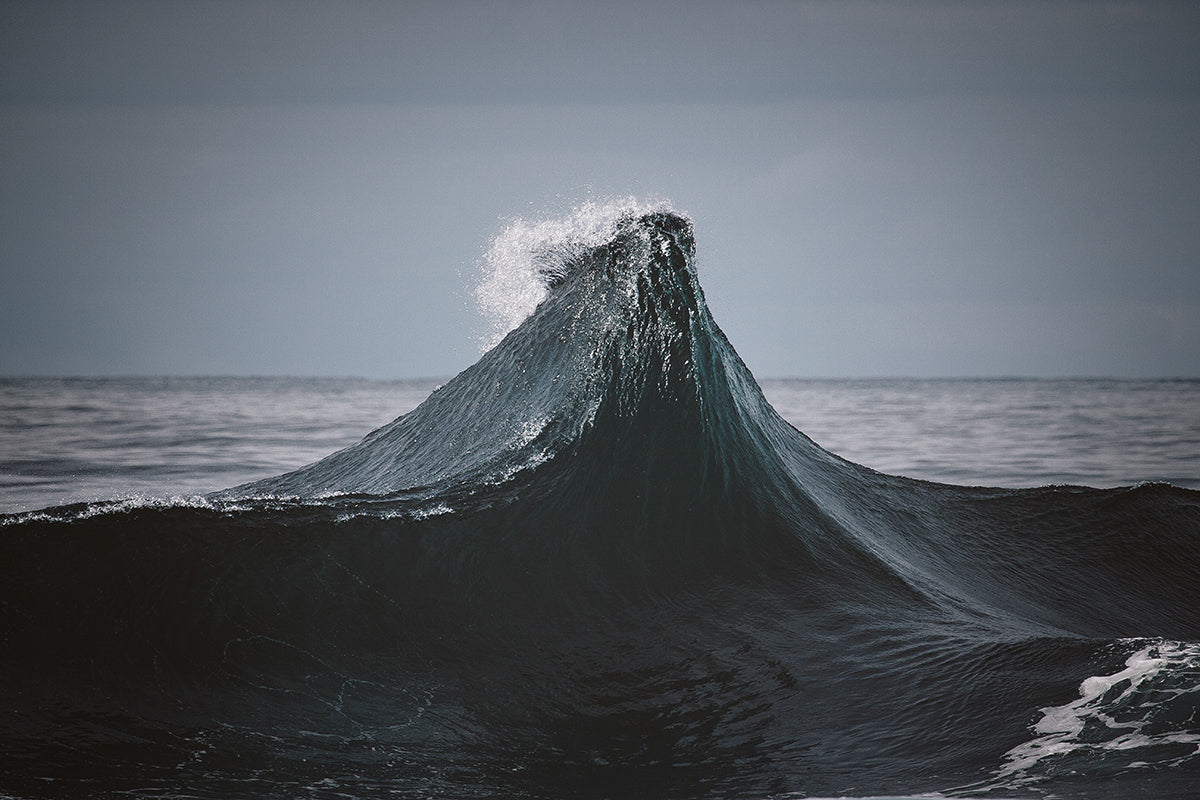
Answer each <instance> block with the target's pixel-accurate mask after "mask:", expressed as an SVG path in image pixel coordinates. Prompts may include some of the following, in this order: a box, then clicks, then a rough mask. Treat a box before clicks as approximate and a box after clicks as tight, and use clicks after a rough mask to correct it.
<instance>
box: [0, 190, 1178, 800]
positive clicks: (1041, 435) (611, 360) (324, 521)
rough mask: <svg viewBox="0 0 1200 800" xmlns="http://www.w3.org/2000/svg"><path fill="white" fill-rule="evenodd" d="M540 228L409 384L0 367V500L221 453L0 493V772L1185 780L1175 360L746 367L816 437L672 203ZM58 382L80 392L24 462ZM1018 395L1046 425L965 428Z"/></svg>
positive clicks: (62, 782) (462, 780)
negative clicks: (53, 380)
mask: <svg viewBox="0 0 1200 800" xmlns="http://www.w3.org/2000/svg"><path fill="white" fill-rule="evenodd" d="M576 224H577V225H578V226H579V227H580V230H578V231H576V232H575V233H574V235H570V234H571V230H570V226H567V228H568V235H566V236H562V235H559V236H558V237H557V238H549V239H547V240H546V241H545V242H543V244H542V245H541V246H538V247H533V248H532V249H531V250H530V251H529V254H530V255H532V256H533V258H532V263H534V264H535V265H536V266H537V267H538V269H539V270H540V271H541V273H542V275H543V279H544V280H545V282H546V283H547V284H549V291H548V292H547V293H546V295H545V298H544V299H543V300H542V302H541V303H540V305H538V306H537V308H536V310H535V311H533V313H532V314H531V315H530V316H529V317H528V319H526V320H525V321H524V322H523V323H522V324H521V325H520V326H519V327H517V328H516V329H515V330H513V331H512V332H511V333H509V334H508V336H507V337H506V338H504V339H503V341H501V342H500V343H499V344H498V345H497V346H496V347H495V348H493V349H492V350H490V351H489V352H488V353H487V354H485V355H484V356H483V357H482V358H481V359H480V361H479V362H478V363H477V364H475V365H474V366H473V367H471V368H470V369H468V370H466V371H465V372H463V373H462V374H461V375H459V376H458V377H456V378H454V379H453V380H451V381H448V382H446V384H445V385H444V386H442V387H440V388H438V389H437V390H436V391H433V392H432V394H429V396H428V398H427V399H425V400H424V402H420V400H421V399H422V398H424V396H425V395H426V394H428V393H429V391H430V390H431V389H432V388H433V387H432V385H428V384H426V385H420V384H415V385H414V384H396V385H394V386H386V385H380V384H368V383H355V382H340V383H335V382H317V383H307V382H303V381H294V380H282V379H280V380H274V381H273V380H262V381H240V382H238V381H228V380H220V379H213V380H208V379H187V380H185V381H183V382H177V383H175V384H174V385H159V386H156V385H154V384H153V383H152V382H148V381H145V380H142V381H129V382H127V383H126V384H125V385H121V386H120V389H121V391H120V392H119V393H117V394H114V392H113V389H114V386H116V385H118V384H115V383H114V382H111V381H101V382H92V383H88V382H75V383H69V384H63V385H62V386H61V387H59V388H56V389H54V390H52V391H51V390H48V389H47V386H48V385H47V384H46V383H45V382H37V381H23V382H19V381H18V382H9V383H7V384H6V385H5V387H4V392H5V395H4V397H5V400H4V402H5V403H6V404H8V407H9V408H15V409H17V412H15V414H14V416H12V417H10V419H15V420H17V421H16V422H11V423H6V424H8V425H10V429H9V430H8V431H7V432H6V433H5V436H6V437H8V438H7V441H21V442H23V443H24V444H22V449H20V450H17V449H15V448H14V451H13V452H16V453H17V455H15V456H14V455H13V454H12V453H11V452H6V453H5V454H4V458H5V464H4V470H5V472H6V473H7V474H8V475H10V476H15V477H10V478H7V479H6V480H7V482H8V486H7V487H6V488H5V492H6V494H5V497H6V500H5V502H6V503H8V504H9V509H10V510H13V511H17V510H19V509H20V508H23V507H28V506H26V505H24V504H27V503H29V502H30V498H44V497H48V496H50V495H53V494H55V493H58V497H60V498H65V497H75V498H78V497H80V496H97V495H104V494H110V493H120V491H121V490H120V488H119V486H118V484H120V483H121V482H122V481H125V482H126V486H127V487H138V489H139V490H144V491H142V493H143V494H145V495H148V496H150V495H156V496H157V495H162V494H165V493H167V491H166V490H167V487H173V488H171V489H170V491H171V492H177V493H178V494H180V495H188V494H193V493H195V492H200V491H204V490H206V489H210V488H214V487H219V486H225V485H233V484H241V485H240V486H239V487H238V488H236V489H232V490H228V491H223V492H217V493H214V494H208V495H197V496H192V497H187V498H181V499H177V500H175V501H164V500H154V499H142V500H134V501H115V502H110V503H105V502H91V503H86V502H81V503H75V504H72V505H67V506H59V507H56V508H51V509H47V510H40V511H36V512H32V513H15V514H10V515H9V516H6V517H3V518H0V521H2V522H3V527H0V587H2V588H0V626H2V627H0V630H2V631H3V634H2V636H3V639H2V641H0V648H2V649H0V652H2V655H0V686H2V687H3V689H2V692H3V694H2V696H3V698H4V702H5V705H4V714H3V716H2V717H0V720H2V721H0V737H2V739H0V743H2V744H3V748H2V750H3V755H2V758H3V760H2V761H0V794H4V793H7V794H9V795H12V796H17V797H72V796H138V797H213V798H216V797H245V796H253V797H279V798H285V797H286V798H292V797H322V798H323V797H345V796H349V797H384V796H389V797H391V796H398V797H524V798H543V797H544V798H566V797H571V798H574V797H585V798H586V797H595V798H601V797H613V798H642V797H645V798H652V797H653V798H659V797H664V798H701V797H703V798H709V797H713V798H716V797H733V798H765V797H784V796H787V797H803V796H856V797H865V796H880V795H901V794H904V795H909V794H926V795H929V794H930V793H936V794H934V796H949V797H1079V798H1084V797H1088V798H1091V797H1114V798H1116V797H1130V796H1154V797H1179V798H1183V797H1195V796H1196V787H1197V786H1200V713H1197V712H1198V710H1200V558H1198V557H1200V493H1197V492H1196V491H1194V490H1191V489H1188V488H1184V487H1185V486H1195V485H1196V479H1197V474H1196V469H1195V460H1194V456H1192V455H1191V454H1192V453H1194V452H1195V450H1194V447H1193V448H1189V442H1190V444H1191V445H1194V444H1195V442H1196V439H1197V427H1196V422H1195V417H1194V416H1193V415H1192V414H1191V413H1190V411H1189V409H1195V407H1196V394H1197V386H1196V384H1195V382H1186V381H1182V382H1148V383H1138V384H1127V383H1121V382H1109V383H1097V382H1091V383H1088V382H1068V383H1063V382H1028V381H1008V382H1006V381H980V382H965V383H964V382H946V383H940V382H939V383H933V384H929V383H924V384H921V383H914V384H906V383H903V382H853V383H850V384H841V383H836V382H835V383H829V382H767V384H766V387H765V388H766V390H767V392H768V395H769V396H770V397H771V399H772V400H774V401H775V403H776V404H777V405H778V406H780V407H781V408H782V409H783V412H784V414H785V415H786V417H787V419H788V420H791V421H792V422H793V423H794V424H795V425H796V426H798V427H799V428H800V429H802V430H805V431H806V432H808V433H809V434H810V435H812V436H813V437H814V438H815V439H816V440H817V441H819V442H821V444H822V445H824V446H825V447H826V448H830V449H832V450H834V451H836V452H838V453H839V454H840V455H834V454H833V453H831V452H829V450H828V449H824V448H823V447H822V446H818V444H817V443H816V442H814V441H813V440H811V439H809V438H808V437H807V436H805V434H803V433H800V432H799V430H798V429H797V427H793V425H792V424H789V422H788V421H785V419H784V418H783V417H781V416H779V414H777V413H776V411H775V409H773V408H772V406H771V404H770V403H768V401H767V398H766V397H764V395H763V392H762V391H761V390H760V388H759V385H758V384H757V383H756V382H755V381H754V379H753V378H752V376H751V375H750V374H749V372H748V371H747V370H746V368H745V367H744V365H743V364H742V362H741V360H740V359H739V358H738V356H737V354H736V352H735V351H734V349H733V348H732V346H731V345H730V344H729V343H728V342H727V341H726V339H725V337H724V336H723V334H722V333H721V332H720V330H719V329H718V327H717V326H716V324H715V322H714V321H713V320H712V318H711V316H710V315H709V313H708V309H707V308H706V306H705V304H704V300H703V295H702V293H701V291H700V288H699V285H698V284H697V282H696V275H695V271H694V267H693V264H692V258H693V247H694V244H693V241H692V236H691V226H690V224H689V223H687V222H686V221H685V220H683V219H681V218H679V217H677V216H674V215H671V214H666V213H647V214H645V215H642V214H633V215H629V216H625V217H621V216H618V215H614V216H613V218H612V219H611V220H610V221H609V227H608V228H604V227H603V226H601V231H600V232H601V234H603V235H596V232H595V231H594V230H591V229H587V230H584V229H583V228H585V227H586V226H583V225H582V224H581V223H579V221H578V220H576ZM189 381H190V382H189ZM393 390H394V392H395V397H394V398H393V400H394V402H393V403H392V409H391V410H390V411H389V410H388V409H387V408H385V407H383V405H381V403H380V402H379V400H380V399H381V397H382V399H384V400H387V397H386V395H388V394H389V393H390V392H392V391H393ZM22 392H25V393H26V395H25V397H24V400H23V401H22V399H21V398H22V395H21V393H22ZM39 392H40V393H41V395H40V399H39V398H38V397H34V395H38V393H39ZM839 392H840V395H839V394H838V393H839ZM406 393H407V394H406ZM114 396H120V397H121V398H122V400H121V401H120V403H118V404H117V405H118V406H120V408H119V409H116V410H114V405H113V402H114V401H113V398H114ZM1130 396H1135V397H1136V398H1137V402H1132V403H1118V402H1117V401H1116V399H1115V398H1129V397H1130ZM47 397H58V398H60V400H61V403H62V406H61V407H60V408H58V409H57V410H55V411H54V412H53V413H51V412H50V411H47V409H46V406H47V404H48V403H49V402H50V401H48V400H47V399H46V398H47ZM168 397H170V398H173V400H171V401H168V400H166V399H164V398H168ZM821 397H825V398H826V399H825V400H819V399H817V398H821ZM833 397H841V398H842V400H841V401H840V403H835V401H833V400H831V399H829V398H833ZM856 397H857V398H858V399H857V400H854V399H853V398H856ZM889 397H890V398H893V399H892V401H890V402H893V403H895V404H896V405H897V406H898V407H899V408H900V409H902V410H903V409H906V410H907V411H902V412H901V413H898V414H897V413H893V414H892V418H893V420H894V421H893V422H891V423H882V422H871V421H877V420H880V419H885V418H886V417H887V414H888V409H887V408H886V398H889ZM972 397H973V398H975V400H971V399H970V398H972ZM14 398H16V399H14ZM138 398H142V400H140V401H139V400H138ZM847 398H850V400H847ZM964 398H965V399H964ZM22 402H24V405H23V406H22ZM136 402H144V403H145V404H146V409H147V413H146V414H144V415H138V414H130V413H128V409H129V407H130V406H129V405H128V404H129V403H136ZM418 402H420V404H419V405H417V403H418ZM856 402H857V403H858V406H859V407H862V408H864V409H873V412H871V413H864V414H863V417H862V418H863V419H864V420H867V421H868V424H864V425H862V426H860V427H858V428H857V429H856V427H855V426H854V425H842V426H840V427H839V426H838V425H837V424H836V423H837V419H838V417H839V415H841V414H850V413H851V409H852V408H853V407H854V403H856ZM170 403H176V404H177V405H176V406H174V407H170V408H168V406H170ZM821 403H827V404H829V407H828V408H826V409H825V410H824V411H822V410H821ZM121 404H125V405H121ZM845 404H849V406H850V408H843V406H844V405H845ZM331 406H332V407H336V408H339V409H342V410H346V411H347V413H346V414H345V415H344V417H343V419H345V420H346V422H345V426H344V427H345V429H339V426H338V425H336V424H331V421H330V420H329V419H327V416H328V414H329V409H330V407H331ZM414 406H415V407H414ZM134 407H136V406H134ZM22 408H24V409H25V410H24V411H23V412H22V411H21V410H20V409H22ZM397 408H398V409H399V410H400V411H403V410H407V409H409V408H412V409H413V410H411V411H410V412H409V413H407V414H404V415H403V416H401V417H399V418H397V419H395V420H394V421H392V422H388V421H387V420H389V419H390V418H391V417H392V416H394V414H395V413H397ZM350 409H353V411H350ZM281 411H282V412H283V413H281ZM893 412H894V409H893ZM21 413H23V414H25V416H24V417H21V416H19V414H21ZM56 414H57V415H62V416H64V417H67V418H70V419H74V420H76V421H78V420H79V419H80V417H81V415H82V416H83V417H86V418H89V419H92V420H93V423H92V424H90V425H80V426H78V434H77V438H76V440H75V441H74V442H73V443H70V442H69V443H67V445H66V446H62V445H59V446H58V450H57V452H59V453H60V454H61V461H60V463H53V461H52V459H51V458H48V457H47V456H46V455H45V453H47V452H49V451H54V449H55V446H54V445H52V444H49V443H48V442H47V440H46V437H50V438H51V439H52V438H53V437H54V434H53V433H51V431H52V430H55V428H54V424H55V419H56V416H55V415H56ZM810 414H811V415H813V416H812V417H811V422H810V421H806V415H810ZM1126 414H1127V415H1129V416H1128V417H1123V416H1122V415H1126ZM1172 415H1174V416H1172ZM164 416H165V418H166V419H178V420H180V424H178V425H174V424H165V423H164V422H163V420H164ZM260 417H270V418H272V419H275V420H278V419H279V418H280V417H283V418H287V419H290V420H293V421H294V424H293V425H291V426H288V425H279V424H273V425H261V424H258V423H256V419H258V418H260ZM313 420H317V421H316V422H313ZM821 420H824V422H822V421H821ZM1155 420H1157V422H1155ZM831 422H832V424H830V423H831ZM384 423H386V424H384ZM62 424H63V423H62V422H61V419H60V420H59V427H58V428H57V430H59V431H60V432H61V430H62ZM73 424H74V423H73ZM1135 424H1136V425H1140V428H1138V430H1140V433H1138V434H1137V435H1136V436H1131V435H1130V434H1129V433H1128V430H1129V429H1130V428H1131V427H1133V426H1134V425H1135ZM40 425H46V426H48V427H47V428H45V429H44V430H42V432H41V433H39V432H38V431H39V429H38V426H40ZM379 425H382V427H378V429H377V430H375V431H374V432H372V433H370V434H369V435H368V436H367V437H366V438H365V439H362V440H361V441H360V442H357V443H353V442H354V440H355V439H356V437H357V436H358V435H359V434H360V433H361V431H362V430H363V429H364V428H370V427H373V426H379ZM872 425H875V426H877V428H874V429H873V428H872ZM1025 427H1027V428H1029V431H1030V432H1029V435H1030V436H1031V437H1034V438H1036V439H1037V441H1039V442H1042V443H1044V444H1045V445H1046V448H1045V449H1046V450H1048V451H1049V454H1048V455H1046V454H1043V455H1042V456H1040V457H1031V456H1030V453H1036V452H1037V448H1030V447H1022V446H1021V445H1012V446H1008V447H999V448H996V447H994V446H993V449H991V450H988V449H987V448H986V447H981V446H980V445H978V444H976V443H977V442H987V441H993V442H994V441H995V440H996V436H995V432H996V430H998V429H1003V430H1005V431H1009V432H1011V431H1012V430H1013V429H1023V428H1025ZM84 428H86V429H87V430H86V431H85V430H84ZM1114 428H1115V429H1117V430H1118V431H1119V432H1114ZM930 429H933V430H935V431H939V433H935V434H934V435H931V436H929V437H927V438H921V437H920V436H919V434H920V432H921V431H924V430H930ZM243 434H246V435H243ZM909 436H913V437H914V438H915V441H910V442H907V443H906V442H905V440H906V439H907V438H908V437H909ZM22 437H24V438H22ZM39 437H41V438H39ZM106 438H109V439H110V440H111V441H124V442H126V445H124V446H121V445H119V444H118V445H115V446H113V445H112V444H110V445H109V446H104V445H103V444H101V443H100V442H101V441H102V440H104V439H106ZM1010 439H1011V436H1010ZM134 442H136V443H138V444H137V445H136V446H135V445H134V444H132V443H134ZM298 442H304V443H305V444H304V446H311V448H312V452H307V453H302V452H297V450H296V448H297V447H298V446H299V445H298V444H297V443H298ZM872 442H891V444H890V445H887V447H876V448H874V449H872V444H871V443H872ZM1181 443H1182V444H1181ZM344 444H349V446H348V447H345V449H341V450H338V451H337V452H334V453H333V454H332V455H329V456H328V457H326V458H323V459H322V460H319V461H315V463H312V464H311V465H310V466H308V467H304V468H301V469H298V470H295V471H292V472H283V471H284V470H286V469H289V468H291V465H294V464H297V463H303V462H305V461H308V460H310V459H315V458H317V457H319V456H324V455H325V454H326V453H328V452H329V451H330V450H336V449H337V448H338V447H341V446H343V445H344ZM39 448H41V449H39ZM860 448H861V449H860ZM906 448H907V449H906ZM905 451H906V452H908V453H909V455H908V456H907V459H908V460H907V461H905V460H904V459H905V458H906V457H905V456H903V455H900V453H902V452H905ZM214 452H221V453H224V454H225V456H226V457H225V458H224V459H215V460H214V459H211V458H210V456H211V454H212V453H214ZM31 453H36V454H37V455H29V454H31ZM859 453H874V456H872V457H871V458H864V459H863V460H866V461H868V463H870V464H871V466H873V467H876V468H878V469H880V470H886V471H892V469H893V467H896V465H897V464H900V465H901V466H900V467H899V468H897V469H896V471H902V472H907V473H908V474H909V475H914V476H917V477H921V478H926V479H927V480H915V479H913V478H910V477H897V476H892V475H889V474H886V473H885V472H882V471H876V470H875V469H872V468H870V467H867V466H860V465H859V464H857V463H855V459H857V458H858V454H859ZM1022 453H1023V454H1024V455H1022ZM872 459H873V460H872ZM204 464H209V465H212V464H218V465H224V466H216V467H212V466H209V467H207V468H206V467H204V466H203V465H204ZM904 465H907V468H906V467H905V466H904ZM206 469H212V470H214V471H212V472H207V473H206V472H205V470H206ZM275 472H283V474H281V475H279V476H278V477H275V478H268V479H261V478H260V476H261V475H264V474H272V473H275ZM143 473H145V474H143ZM68 475H70V476H77V480H78V483H76V482H75V480H76V479H74V478H73V479H71V480H67V479H64V476H68ZM139 476H141V477H139ZM989 477H996V478H998V479H997V480H994V481H990V480H986V479H987V478H989ZM1076 478H1082V479H1083V480H1076ZM252 479H253V482H250V483H245V481H250V480H252ZM1142 480H1167V481H1171V482H1172V483H1174V484H1176V485H1170V484H1168V483H1163V482H1158V483H1153V482H1152V483H1137V482H1138V481H1142ZM939 481H941V482H939ZM976 483H993V484H997V485H994V486H993V488H968V487H966V486H962V485H954V484H976ZM1043 483H1053V484H1063V483H1092V484H1094V485H1097V486H1103V487H1109V488H1082V487H1080V486H1066V485H1055V486H1040V487H1039V486H1036V484H1043ZM1135 483H1136V484H1137V485H1123V486H1122V485H1120V484H1135ZM1018 486H1034V488H1015V487H1018ZM135 493H136V491H135ZM51 502H55V501H53V500H52V501H51ZM38 504H40V503H38Z"/></svg>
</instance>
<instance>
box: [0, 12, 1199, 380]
mask: <svg viewBox="0 0 1200 800" xmlns="http://www.w3.org/2000/svg"><path fill="white" fill-rule="evenodd" d="M0 193H2V194H0V197H2V203H0V279H2V286H3V291H2V297H0V374H8V375H33V374H54V375H109V374H243V375H251V374H294V375H362V376H369V377H415V376H445V375H452V374H454V373H456V372H458V371H459V370H461V369H463V368H464V367H466V366H468V365H469V364H470V363H472V362H473V361H475V360H476V359H477V358H478V356H479V348H478V339H479V337H480V335H481V334H482V333H483V332H484V331H485V330H486V324H485V321H483V320H482V319H481V318H480V316H479V313H478V312H477V311H476V310H475V308H474V304H473V299H472V298H473V295H472V291H473V289H474V286H475V284H476V283H477V281H478V277H479V273H480V270H481V263H480V262H481V258H482V255H483V253H484V251H485V250H486V249H487V247H488V244H489V241H490V239H491V238H492V237H493V236H495V235H496V234H497V233H498V232H499V231H500V230H501V229H502V228H503V226H504V224H505V222H504V221H505V220H506V219H511V218H513V217H518V216H521V217H526V218H531V217H539V216H545V215H551V216H553V215H558V214H562V213H565V212H566V211H568V210H569V209H570V208H571V207H572V205H574V204H576V203H578V202H580V201H583V200H586V199H588V198H603V197H605V196H610V195H628V194H633V195H638V196H643V197H650V196H653V197H662V198H667V199H669V200H670V201H671V202H672V203H673V204H674V206H675V207H676V208H677V209H679V210H681V211H683V212H685V213H687V214H689V215H690V216H691V217H692V219H693V220H694V222H695V227H696V237H697V246H698V250H699V267H700V279H701V283H702V285H703V286H704V288H705V291H706V294H707V297H708V300H709V305H710V307H711V308H712V310H713V313H714V315H715V317H716V319H717V322H718V323H719V324H720V325H721V326H722V327H723V328H724V330H725V332H726V333H727V335H728V336H729V338H730V340H731V341H732V342H733V344H734V346H735V347H736V348H737V349H738V351H739V352H740V353H741V354H742V356H743V358H744V359H745V360H746V362H747V363H748V364H749V366H750V367H751V369H752V370H753V371H754V372H755V374H756V375H758V376H760V377H768V376H784V375H796V376H877V375H889V376H976V375H1036V376H1053V375H1114V376H1200V3H1192V2H1186V3H1152V2H1131V3H1101V2H1086V3H1076V2H1071V3H1057V2H1040V1H1039V2H1029V3H1019V2H1012V3H1010V2H1005V3H989V2H979V1H978V0H971V1H970V2H913V3H870V2H781V3H755V2H737V3H734V2H729V3H702V2H676V3H648V2H629V3H603V2H593V3H586V4H584V3H579V4H565V3H542V2H516V3H499V2H497V3H463V2H445V0H441V1H440V2H431V3H412V2H376V3H368V2H361V3H360V2H310V3H305V2H290V1H289V2H276V1H274V0H263V2H164V1H163V0H152V2H146V3H135V2H107V3H100V2H85V3H53V2H47V1H46V0H38V2H29V3H20V2H5V3H3V4H2V5H0Z"/></svg>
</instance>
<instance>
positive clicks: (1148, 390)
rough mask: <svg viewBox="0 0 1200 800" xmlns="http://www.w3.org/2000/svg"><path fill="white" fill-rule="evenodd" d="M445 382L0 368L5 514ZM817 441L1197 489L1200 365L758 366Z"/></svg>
mask: <svg viewBox="0 0 1200 800" xmlns="http://www.w3.org/2000/svg"><path fill="white" fill-rule="evenodd" d="M446 380H447V379H445V378H441V379H426V380H366V379H362V378H285V377H263V378H247V377H161V378H154V377H127V378H0V513H8V514H11V513H14V512H18V511H32V510H35V509H40V508H45V507H47V506H55V505H65V504H68V503H78V502H87V501H92V500H110V499H121V498H147V499H148V498H160V499H162V498H171V497H187V496H190V495H197V494H206V493H208V492H212V491H216V490H218V489H223V488H225V487H228V486H235V485H238V484H241V483H245V482H247V481H250V480H254V479H256V478H262V477H264V476H268V475H274V474H277V473H280V472H284V471H287V470H291V469H295V468H297V467H300V466H303V465H305V464H308V463H310V462H312V461H316V460H317V459H319V458H321V457H322V456H325V455H328V454H329V453H331V452H333V451H334V450H339V449H341V448H343V447H348V446H350V445H352V444H354V443H356V442H358V441H359V440H360V439H362V438H363V436H365V435H366V434H367V433H369V432H370V431H372V430H374V429H376V428H378V427H380V426H382V425H384V424H386V423H388V422H391V421H392V420H393V419H395V418H396V417H398V416H400V415H402V414H407V413H408V412H409V411H411V410H413V409H414V408H416V407H417V406H418V405H419V404H420V403H421V401H423V400H425V398H426V397H428V396H429V394H430V392H432V391H433V390H434V389H435V388H437V387H438V386H440V385H441V384H442V383H445V381H446ZM760 383H761V386H762V389H763V393H764V394H765V395H766V398H767V400H768V401H769V402H770V404H771V405H772V406H774V408H775V410H776V411H778V412H779V414H780V415H781V416H782V417H783V418H784V419H786V420H787V421H788V422H789V423H791V424H792V425H794V426H795V427H796V428H798V429H799V430H801V431H803V432H804V433H806V434H808V435H809V436H810V437H811V438H813V439H814V440H815V441H816V442H817V443H818V444H820V445H821V446H822V447H824V448H825V449H827V450H830V451H832V452H834V453H837V454H838V455H840V456H842V457H843V458H846V459H848V460H850V461H855V462H857V463H859V464H863V465H866V466H869V467H871V468H872V469H876V470H879V471H881V472H887V473H891V474H894V475H906V476H909V477H912V478H920V479H922V480H929V481H939V482H943V483H955V484H965V485H976V486H1006V487H1032V486H1044V485H1049V484H1075V485H1081V486H1094V487H1116V486H1131V485H1134V484H1137V483H1142V482H1147V481H1162V482H1166V483H1171V484H1174V485H1176V486H1183V487H1187V488H1190V489H1200V379H1192V380H1106V379H1094V378H1093V379H1053V380H1052V379H1036V380H1030V379H1018V378H1002V379H959V380H947V379H935V380H928V379H926V380H918V379H811V378H768V379H763V380H762V381H760Z"/></svg>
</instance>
